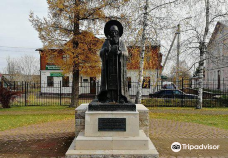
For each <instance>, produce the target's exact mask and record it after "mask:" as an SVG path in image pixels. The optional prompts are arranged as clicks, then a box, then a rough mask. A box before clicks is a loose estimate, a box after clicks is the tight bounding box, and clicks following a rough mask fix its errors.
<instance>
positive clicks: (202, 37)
mask: <svg viewBox="0 0 228 158" xmlns="http://www.w3.org/2000/svg"><path fill="white" fill-rule="evenodd" d="M183 6H185V7H183ZM225 6H228V2H227V1H217V0H191V1H188V2H183V3H182V7H183V8H185V9H186V11H185V12H186V13H188V14H186V15H185V14H183V13H181V14H182V16H183V15H184V16H183V17H182V18H184V17H187V16H189V15H190V17H191V18H189V19H188V20H187V21H186V22H185V23H184V24H182V32H181V33H182V34H184V35H183V36H182V37H184V39H183V41H182V43H181V47H182V48H181V51H182V53H183V52H185V55H184V57H185V58H186V57H187V55H189V56H190V57H191V58H192V59H196V61H194V62H197V60H198V61H199V73H198V74H199V76H198V78H199V90H198V91H199V92H198V94H199V95H198V105H197V107H196V108H197V109H201V108H202V102H203V99H202V96H203V95H202V94H203V67H204V56H205V53H207V42H208V41H209V38H210V36H211V34H212V30H213V28H214V26H215V24H216V21H218V20H222V19H224V18H226V17H227V16H228V11H227V9H226V8H225ZM197 43H198V45H197V46H195V44H197Z"/></svg>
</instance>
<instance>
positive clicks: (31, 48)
mask: <svg viewBox="0 0 228 158" xmlns="http://www.w3.org/2000/svg"><path fill="white" fill-rule="evenodd" d="M0 47H4V48H20V49H21V48H22V49H37V48H32V47H12V46H0Z"/></svg>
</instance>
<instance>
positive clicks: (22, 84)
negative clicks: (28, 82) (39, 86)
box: [21, 81, 24, 93]
mask: <svg viewBox="0 0 228 158" xmlns="http://www.w3.org/2000/svg"><path fill="white" fill-rule="evenodd" d="M21 84H22V85H21V87H22V89H21V91H22V93H23V90H24V87H23V86H24V84H23V81H22V83H21Z"/></svg>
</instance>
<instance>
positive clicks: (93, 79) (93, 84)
mask: <svg viewBox="0 0 228 158" xmlns="http://www.w3.org/2000/svg"><path fill="white" fill-rule="evenodd" d="M90 94H96V77H90Z"/></svg>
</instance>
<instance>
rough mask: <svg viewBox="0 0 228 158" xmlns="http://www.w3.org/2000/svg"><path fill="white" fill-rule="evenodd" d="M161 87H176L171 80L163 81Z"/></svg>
mask: <svg viewBox="0 0 228 158" xmlns="http://www.w3.org/2000/svg"><path fill="white" fill-rule="evenodd" d="M162 89H176V85H175V84H174V83H173V82H167V81H165V82H163V83H162Z"/></svg>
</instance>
